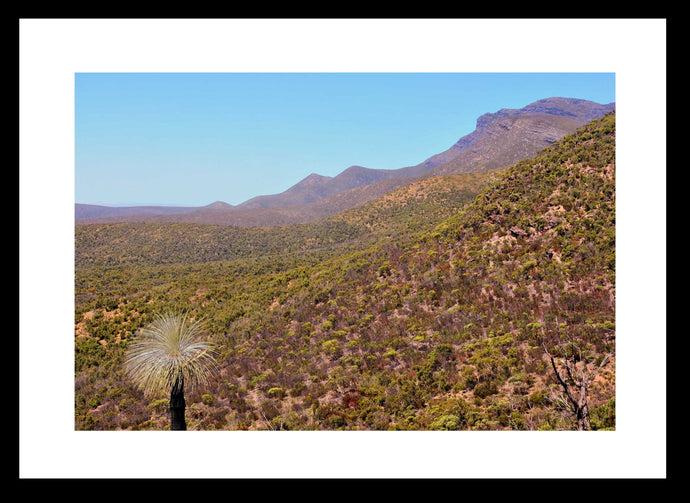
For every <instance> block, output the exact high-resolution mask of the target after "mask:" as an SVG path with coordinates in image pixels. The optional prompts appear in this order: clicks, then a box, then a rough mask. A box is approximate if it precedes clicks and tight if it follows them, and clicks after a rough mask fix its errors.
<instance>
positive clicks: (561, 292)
mask: <svg viewBox="0 0 690 503" xmlns="http://www.w3.org/2000/svg"><path fill="white" fill-rule="evenodd" d="M465 176H470V175H469V174H466V175H465ZM471 176H475V177H479V178H476V179H475V182H476V183H477V185H476V186H475V187H474V188H473V189H472V190H470V191H468V194H469V193H470V192H473V194H477V193H478V195H477V196H476V197H474V195H472V196H471V197H469V200H470V202H467V199H466V198H465V197H457V196H456V195H455V194H456V193H457V192H458V191H457V187H460V185H456V186H455V187H456V189H449V190H447V191H446V192H445V193H444V191H443V190H442V188H443V187H449V186H450V184H449V183H448V180H451V179H452V180H454V181H455V183H458V184H460V183H464V184H467V182H468V179H467V178H463V177H462V176H461V175H454V177H455V178H448V179H446V178H443V177H438V178H433V179H429V180H421V181H419V182H418V183H419V184H420V185H410V186H409V187H406V188H400V189H399V191H398V192H396V193H395V196H394V197H393V196H382V197H380V198H378V199H376V200H375V201H372V202H371V205H370V206H368V207H361V208H355V209H353V210H352V211H351V212H348V213H345V214H342V215H339V216H338V217H337V218H334V219H329V220H328V222H329V225H334V226H335V225H336V224H337V225H340V226H342V229H346V230H347V232H345V233H344V234H343V236H341V237H339V238H336V239H334V240H333V241H332V243H331V244H332V245H335V244H336V243H338V246H326V250H327V251H328V253H324V254H323V255H320V254H318V253H315V252H312V250H313V248H309V253H297V252H298V251H299V250H295V253H294V254H282V255H281V254H278V256H280V257H282V260H278V259H277V258H276V255H275V254H273V253H272V252H271V253H265V254H262V253H257V252H256V249H255V250H253V251H252V252H251V253H250V255H251V257H249V256H248V257H242V256H239V255H235V256H233V257H229V256H222V255H221V256H219V257H218V258H217V260H210V258H211V257H205V258H203V257H200V258H198V259H195V258H194V257H193V256H187V255H185V253H181V254H180V255H179V256H177V259H175V260H169V261H166V260H164V259H163V260H162V259H161V257H163V258H164V257H165V252H164V250H168V252H167V253H168V254H169V255H168V256H173V257H174V256H176V255H175V254H176V253H178V251H177V250H175V249H170V243H169V242H168V241H166V240H167V239H169V238H168V237H166V236H164V234H165V233H166V232H167V230H166V228H164V227H162V226H160V227H158V228H156V227H150V228H148V230H147V231H146V232H152V233H154V234H155V233H158V235H159V236H160V239H161V242H160V243H161V244H159V245H156V244H155V243H153V244H152V243H151V240H150V239H146V240H145V241H146V242H148V243H149V246H151V247H152V248H150V249H149V251H146V250H145V249H143V248H141V246H142V244H137V243H136V242H135V240H133V239H132V238H131V236H128V235H127V232H139V231H137V230H136V227H134V226H132V227H127V226H124V225H123V224H118V225H113V226H103V227H102V230H103V231H104V232H106V234H104V235H103V236H101V237H100V238H98V239H100V243H101V244H100V245H99V244H98V243H96V244H94V243H93V242H91V241H89V243H91V244H90V245H89V246H90V247H91V248H90V251H89V253H87V254H86V255H82V256H79V253H81V252H82V251H83V249H82V245H83V243H82V242H80V241H79V239H80V238H79V237H78V242H77V254H78V258H77V263H76V285H75V288H76V295H77V299H76V310H75V351H76V353H75V357H76V360H75V371H76V376H75V427H76V429H78V430H83V429H98V430H101V429H103V430H115V429H165V428H166V427H168V425H169V423H168V419H167V417H166V413H165V409H166V403H167V398H166V397H164V396H161V397H157V398H153V399H152V398H147V397H144V396H143V395H142V394H141V392H140V391H138V390H136V389H134V388H133V387H132V385H131V383H129V381H128V380H126V379H125V378H124V375H123V374H122V368H121V363H122V355H123V352H124V350H125V349H126V347H127V344H128V342H129V340H131V338H132V337H134V336H135V333H136V330H137V329H138V328H140V327H141V326H143V325H144V324H145V323H147V322H148V321H150V320H151V319H152V316H153V315H154V314H155V313H157V312H162V311H165V310H167V309H170V308H182V309H186V310H188V311H189V312H190V313H192V315H193V316H196V317H202V316H203V318H204V319H205V320H206V328H207V331H208V333H209V335H210V336H211V337H212V338H213V339H214V341H215V342H216V343H217V344H218V346H219V348H220V350H221V356H220V365H221V368H222V370H221V373H220V375H219V376H218V378H217V379H216V381H215V382H214V383H213V385H212V386H211V387H210V388H209V389H206V390H203V391H197V392H193V393H190V394H189V396H188V397H187V401H188V406H187V415H188V421H189V425H190V429H198V430H205V429H227V430H238V429H250V430H254V429H260V430H267V429H274V430H278V429H292V430H332V429H353V430H354V429H359V430H430V429H433V430H448V429H457V430H550V429H554V430H571V429H576V428H577V421H576V420H575V418H574V417H573V415H572V414H571V413H570V411H569V410H568V403H567V400H565V399H564V395H563V390H562V388H561V386H560V385H559V383H558V382H557V381H556V379H555V374H554V372H553V367H552V366H551V362H550V359H549V357H548V356H549V355H553V356H554V365H555V366H556V367H559V366H560V367H559V368H561V369H563V368H564V367H563V365H564V364H565V362H566V359H568V361H572V364H573V365H576V366H578V367H579V368H580V369H581V368H583V367H585V368H586V370H588V371H594V370H596V369H598V370H599V372H598V373H596V374H595V376H596V378H595V379H593V380H592V382H591V383H590V386H589V389H588V399H589V411H590V416H591V428H592V429H611V428H615V114H614V113H611V114H608V115H606V116H605V117H603V118H602V119H599V120H595V121H593V122H591V123H589V124H587V125H586V126H584V127H582V128H580V129H578V130H577V132H575V133H573V134H571V135H567V136H565V137H563V138H561V139H560V140H559V141H556V142H554V143H553V145H551V146H550V147H547V148H546V149H544V150H542V151H541V152H540V153H539V154H538V155H536V156H535V157H533V158H531V159H528V160H522V161H520V162H518V163H516V164H514V165H512V166H510V167H509V168H508V169H506V170H501V171H496V172H486V173H485V174H484V176H492V177H494V178H493V179H489V178H481V177H480V174H472V175H471ZM435 182H439V183H435ZM485 183H488V185H484V186H483V188H482V184H485ZM463 186H467V185H463ZM406 206H407V207H406ZM415 212H416V214H415ZM424 215H431V217H430V218H429V220H424V217H423V216H424ZM147 225H148V224H147ZM310 225H314V226H318V225H327V224H325V223H324V222H316V223H313V224H310ZM89 227H90V228H91V230H89V231H85V232H86V234H84V235H83V236H81V237H82V238H85V237H87V236H90V239H96V237H97V236H98V232H95V231H94V234H90V232H92V231H93V230H94V229H96V227H91V226H87V227H86V228H89ZM86 228H85V229H86ZM307 228H309V227H304V228H303V229H302V230H304V229H307ZM316 228H317V227H311V230H313V229H316ZM78 229H81V227H79V228H78ZM177 229H178V230H177V231H176V232H179V234H178V235H177V237H175V238H174V240H175V241H177V242H183V240H184V238H185V237H187V236H189V237H188V243H190V244H193V243H196V245H197V247H198V248H199V249H200V250H204V249H207V248H205V246H206V243H207V238H208V236H209V235H211V234H209V232H210V229H206V230H205V232H206V233H207V234H204V232H203V231H204V230H203V229H201V228H199V227H193V228H192V227H190V229H193V232H191V234H189V235H188V234H187V233H186V230H185V229H183V227H182V226H180V227H178V228H177ZM298 229H300V228H299V226H296V227H294V228H290V229H287V228H284V229H283V231H284V232H288V231H289V232H294V231H296V230H298ZM352 229H357V231H356V232H355V234H348V232H350V231H351V230H352ZM226 230H227V229H226ZM364 230H366V232H365V231H364ZM254 231H258V230H257V229H254ZM99 232H100V231H99ZM263 232H275V229H274V230H270V229H268V230H266V229H264V230H263ZM357 232H364V233H363V234H357ZM365 236H366V237H367V239H366V240H365V241H358V240H359V239H361V238H363V237H365ZM265 238H266V234H262V235H261V239H265ZM314 238H317V239H324V235H319V236H318V237H317V236H316V235H314ZM214 239H215V238H214ZM290 239H295V235H292V237H291V238H289V239H286V240H285V242H292V243H295V242H299V241H300V240H302V239H303V238H302V237H297V238H296V239H297V241H290ZM233 240H234V238H233ZM211 241H212V240H211ZM324 244H325V243H313V244H312V245H313V246H315V247H321V246H322V245H324ZM326 244H327V243H326ZM110 245H113V246H119V247H121V249H120V251H118V252H117V253H116V254H114V255H113V256H112V257H111V258H110V259H108V256H107V254H108V249H109V246H110ZM280 246H283V245H282V244H281V245H280ZM280 246H279V247H280ZM279 247H278V248H279ZM210 248H211V249H212V248H213V247H212V246H211V247H210ZM127 249H131V250H132V253H131V255H130V256H129V257H136V258H133V259H132V260H129V259H128V255H127V254H126V253H125V251H126V250H127ZM156 249H158V250H160V252H159V253H156V252H155V250H156ZM185 249H194V246H192V247H191V248H189V247H185ZM142 252H143V253H142ZM115 257H121V258H123V260H121V261H119V262H118V261H117V260H116V259H115ZM111 259H112V260H113V262H109V260H111ZM128 260H129V261H128ZM104 261H105V262H104ZM94 266H95V267H94Z"/></svg>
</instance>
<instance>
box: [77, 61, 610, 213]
mask: <svg viewBox="0 0 690 503" xmlns="http://www.w3.org/2000/svg"><path fill="white" fill-rule="evenodd" d="M554 96H562V97H570V98H580V99H586V100H591V101H595V102H598V103H610V102H613V101H615V76H614V74H613V73H511V74H508V73H481V74H480V73H475V74H472V73H76V74H75V199H76V202H78V203H91V204H108V205H141V204H146V205H184V206H202V205H206V204H209V203H212V202H214V201H225V202H227V203H230V204H239V203H241V202H243V201H246V200H247V199H250V198H251V197H254V196H257V195H262V194H274V193H278V192H282V191H284V190H286V189H287V188H289V187H290V186H292V185H294V184H295V183H297V182H298V181H299V180H301V179H302V178H304V177H305V176H307V175H309V174H310V173H319V174H321V175H328V176H335V175H337V174H338V173H340V172H341V171H343V170H344V169H346V168H347V167H349V166H352V165H360V166H365V167H367V168H377V169H395V168H402V167H405V166H412V165H415V164H418V163H420V162H422V161H424V160H425V159H427V158H428V157H430V156H432V155H434V154H437V153H439V152H441V151H443V150H445V149H447V148H448V147H450V146H451V145H452V144H453V143H455V142H456V141H457V140H458V139H459V138H461V137H462V136H464V135H466V134H469V133H471V132H472V131H473V130H474V128H475V125H476V119H477V117H479V116H480V115H482V114H484V113H487V112H496V111H497V110H499V109H501V108H521V107H523V106H525V105H528V104H529V103H532V102H534V101H536V100H539V99H542V98H549V97H554Z"/></svg>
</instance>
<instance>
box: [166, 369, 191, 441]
mask: <svg viewBox="0 0 690 503" xmlns="http://www.w3.org/2000/svg"><path fill="white" fill-rule="evenodd" d="M184 412H185V401H184V378H183V377H182V376H180V377H178V378H177V379H176V380H175V384H174V385H173V387H172V389H171V390H170V429H171V430H186V429H187V422H186V421H185V418H184Z"/></svg>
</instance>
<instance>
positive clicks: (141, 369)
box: [125, 313, 216, 394]
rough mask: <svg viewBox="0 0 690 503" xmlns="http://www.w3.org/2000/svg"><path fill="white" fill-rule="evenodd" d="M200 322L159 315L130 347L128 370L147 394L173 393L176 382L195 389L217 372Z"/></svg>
mask: <svg viewBox="0 0 690 503" xmlns="http://www.w3.org/2000/svg"><path fill="white" fill-rule="evenodd" d="M201 335H202V322H201V320H195V321H192V320H190V319H189V318H188V317H187V315H186V314H182V313H168V314H164V315H157V316H156V317H155V319H154V321H153V322H151V323H150V324H149V325H147V326H146V327H145V328H144V329H142V331H141V335H140V336H139V337H137V338H136V339H135V340H134V341H133V342H132V344H131V345H130V348H129V350H128V351H127V355H126V357H125V370H126V371H127V373H128V375H129V376H130V378H131V379H132V381H133V382H134V383H135V384H137V385H138V386H139V387H140V388H141V389H142V390H143V391H144V392H145V393H147V394H155V393H159V392H166V391H170V390H171V389H172V387H173V385H175V383H176V382H178V381H179V380H180V378H181V379H182V380H181V381H179V382H184V383H185V385H187V386H189V387H191V388H195V387H196V386H199V385H203V384H207V383H208V381H209V379H210V378H211V376H212V375H213V374H214V373H215V371H216V359H215V355H214V350H213V346H212V344H211V342H210V341H207V340H201V339H200V337H201Z"/></svg>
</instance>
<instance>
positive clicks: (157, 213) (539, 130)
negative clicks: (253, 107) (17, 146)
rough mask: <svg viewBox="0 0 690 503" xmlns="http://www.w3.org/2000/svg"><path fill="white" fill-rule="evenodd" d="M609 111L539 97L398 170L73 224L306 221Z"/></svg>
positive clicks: (89, 216) (357, 169) (104, 211)
mask: <svg viewBox="0 0 690 503" xmlns="http://www.w3.org/2000/svg"><path fill="white" fill-rule="evenodd" d="M614 109H615V103H609V104H599V103H595V102H592V101H588V100H582V99H576V98H561V97H554V98H546V99H542V100H538V101H535V102H534V103H531V104H529V105H527V106H525V107H523V108H519V109H505V108H504V109H500V110H499V111H497V112H495V113H486V114H484V115H482V116H480V117H479V118H478V119H477V123H476V128H475V130H474V131H473V132H472V133H470V134H468V135H466V136H463V137H462V138H460V139H459V140H458V141H457V142H456V143H455V144H453V145H452V146H451V147H450V148H448V149H447V150H445V151H443V152H440V153H438V154H435V155H433V156H431V157H429V158H428V159H426V160H425V161H423V162H421V163H419V164H417V165H413V166H407V167H403V168H399V169H370V168H366V167H363V166H350V167H348V168H347V169H345V170H344V171H342V172H341V173H340V174H338V175H337V176H334V177H330V176H323V175H319V174H316V173H312V174H310V175H309V176H307V177H306V178H304V179H303V180H301V181H299V182H298V183H296V184H295V185H293V186H292V187H290V188H289V189H287V190H285V191H284V192H281V193H279V194H271V195H261V196H256V197H253V198H251V199H249V200H247V201H245V202H243V203H241V204H239V205H236V206H233V205H230V204H227V203H225V202H222V201H216V202H213V203H211V204H209V205H206V206H201V207H180V206H130V207H109V206H99V205H88V204H79V203H77V204H76V205H75V218H76V223H77V224H87V223H114V222H187V223H206V224H217V225H234V226H269V225H286V224H295V223H307V222H312V221H315V220H318V219H321V218H325V217H328V216H331V215H335V214H337V213H339V212H341V211H344V210H346V209H350V208H353V207H355V206H358V205H360V204H363V203H366V202H368V201H371V200H373V199H375V198H377V197H379V196H381V195H384V194H386V193H389V192H391V191H393V190H396V189H398V188H400V187H402V186H404V185H408V184H410V183H412V182H414V181H416V180H419V179H422V178H426V177H431V176H437V175H446V174H458V173H469V172H476V171H487V170H491V169H496V168H502V167H507V166H509V165H511V164H514V163H515V162H518V161H520V160H521V159H525V158H527V157H530V156H533V155H534V154H535V153H536V152H538V151H539V150H541V149H543V148H544V147H546V146H548V145H551V144H553V143H554V142H556V141H557V140H559V139H560V138H562V137H563V136H565V135H567V134H571V133H573V132H574V131H575V130H576V129H577V128H579V127H581V126H582V125H584V124H586V123H588V122H589V121H591V120H593V119H597V118H600V117H602V116H603V115H605V114H606V113H608V112H610V111H612V110H614Z"/></svg>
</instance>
